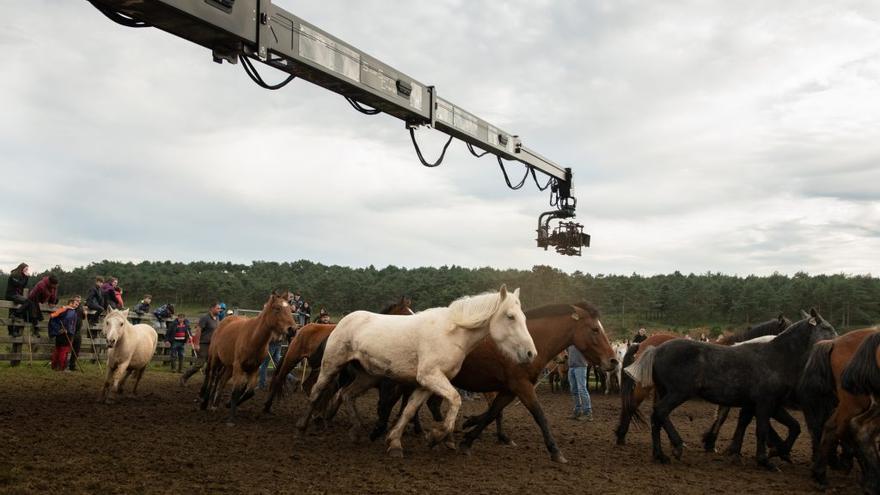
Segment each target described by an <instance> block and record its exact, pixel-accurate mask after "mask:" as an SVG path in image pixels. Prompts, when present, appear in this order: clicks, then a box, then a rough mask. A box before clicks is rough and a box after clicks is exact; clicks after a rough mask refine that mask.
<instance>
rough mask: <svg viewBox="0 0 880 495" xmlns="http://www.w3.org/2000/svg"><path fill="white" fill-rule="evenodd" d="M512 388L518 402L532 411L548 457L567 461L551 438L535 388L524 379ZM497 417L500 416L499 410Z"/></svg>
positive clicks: (563, 462)
mask: <svg viewBox="0 0 880 495" xmlns="http://www.w3.org/2000/svg"><path fill="white" fill-rule="evenodd" d="M512 388H513V391H514V392H515V393H516V396H517V397H518V398H519V400H520V402H522V403H523V405H524V406H526V409H528V410H529V412H530V413H532V418H533V419H534V420H535V423H538V427H539V428H540V429H541V434H542V435H543V436H544V445H546V446H547V451H548V452H550V459H552V460H553V461H554V462H559V463H562V464H566V463H567V462H568V461H567V460H566V459H565V456H563V455H562V452H561V451H560V450H559V446H558V445H557V444H556V439H554V438H553V433H551V432H550V425H549V424H547V417H546V416H545V415H544V410H543V409H542V408H541V404H540V403H539V402H538V397H537V396H536V395H535V388H534V387H533V386H532V384H531V383H530V382H528V381H525V380H520V381H518V382H516V383H515V384H514V386H513V387H512ZM498 417H499V418H500V417H501V412H500V411H499V416H498Z"/></svg>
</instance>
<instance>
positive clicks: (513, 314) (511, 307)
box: [489, 285, 538, 364]
mask: <svg viewBox="0 0 880 495" xmlns="http://www.w3.org/2000/svg"><path fill="white" fill-rule="evenodd" d="M496 297H497V298H498V301H497V302H498V305H497V309H496V310H495V312H494V314H493V315H492V317H491V318H490V319H489V336H490V337H492V340H494V341H495V344H496V345H498V348H499V349H500V350H501V352H502V353H503V354H506V355H507V356H508V357H509V358H511V359H512V360H513V361H515V362H517V363H520V364H527V363H530V362H532V360H533V359H534V358H535V356H537V355H538V350H537V349H536V348H535V342H534V341H532V335H531V334H530V333H529V329H528V327H527V326H526V315H525V314H523V311H522V306H521V304H520V301H519V289H516V290H515V291H513V292H512V293H511V292H508V291H507V286H506V285H502V286H501V290H499V291H498V294H497V295H496Z"/></svg>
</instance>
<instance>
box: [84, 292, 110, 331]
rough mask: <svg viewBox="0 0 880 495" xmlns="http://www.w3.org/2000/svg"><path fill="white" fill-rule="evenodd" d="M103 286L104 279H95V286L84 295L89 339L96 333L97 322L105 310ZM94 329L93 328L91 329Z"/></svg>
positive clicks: (105, 302)
mask: <svg viewBox="0 0 880 495" xmlns="http://www.w3.org/2000/svg"><path fill="white" fill-rule="evenodd" d="M103 285H104V277H95V285H94V286H93V287H92V288H91V289H89V293H88V295H86V307H87V308H88V309H89V317H88V320H89V326H88V331H89V337H90V338H94V337H96V335H97V333H98V329H97V326H98V322H99V321H100V320H101V315H102V314H104V311H105V310H106V309H107V301H105V300H104V293H103V292H101V286H103ZM93 327H94V328H93Z"/></svg>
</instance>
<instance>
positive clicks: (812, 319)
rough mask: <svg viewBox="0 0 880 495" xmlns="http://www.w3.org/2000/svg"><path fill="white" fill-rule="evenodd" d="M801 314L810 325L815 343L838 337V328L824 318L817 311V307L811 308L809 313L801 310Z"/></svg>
mask: <svg viewBox="0 0 880 495" xmlns="http://www.w3.org/2000/svg"><path fill="white" fill-rule="evenodd" d="M801 316H803V317H804V320H805V321H806V324H807V325H809V328H810V332H811V339H812V342H813V343H816V342H819V341H820V340H829V339H833V338H835V337H837V330H835V329H834V327H833V326H831V323H828V322H827V321H826V320H825V318H822V315H820V314H819V312H818V311H816V308H810V312H809V313H807V312H806V311H804V310H801Z"/></svg>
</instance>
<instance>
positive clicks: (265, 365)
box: [258, 337, 284, 390]
mask: <svg viewBox="0 0 880 495" xmlns="http://www.w3.org/2000/svg"><path fill="white" fill-rule="evenodd" d="M282 338H284V337H282ZM270 360H271V361H272V366H274V367H275V372H276V373H277V372H278V368H280V367H281V340H275V339H273V340H271V341H270V342H269V355H268V356H266V359H263V362H262V364H260V381H259V384H258V386H259V388H260V390H265V389H266V370H267V369H269V361H270Z"/></svg>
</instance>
